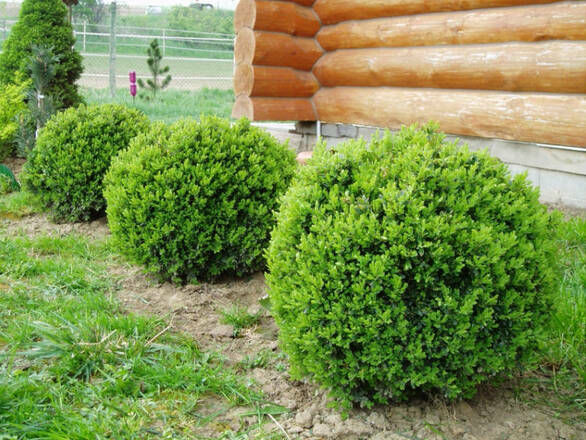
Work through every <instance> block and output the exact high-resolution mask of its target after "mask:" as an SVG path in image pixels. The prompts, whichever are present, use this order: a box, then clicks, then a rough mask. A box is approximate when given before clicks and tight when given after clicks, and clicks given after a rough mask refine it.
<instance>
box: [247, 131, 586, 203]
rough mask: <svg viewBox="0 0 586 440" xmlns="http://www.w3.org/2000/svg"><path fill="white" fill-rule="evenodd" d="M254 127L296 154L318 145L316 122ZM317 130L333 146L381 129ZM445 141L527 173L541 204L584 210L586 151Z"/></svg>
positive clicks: (485, 141)
mask: <svg viewBox="0 0 586 440" xmlns="http://www.w3.org/2000/svg"><path fill="white" fill-rule="evenodd" d="M255 125H258V126H261V127H263V128H265V129H266V130H267V131H269V132H270V133H271V134H272V135H274V136H275V137H276V138H277V139H279V140H280V141H285V140H288V141H289V145H290V146H291V147H292V148H294V149H295V150H296V151H297V152H301V151H310V150H313V148H314V146H315V144H316V143H317V139H318V125H317V124H316V123H315V122H298V123H297V124H260V123H259V124H255ZM319 131H320V134H321V139H322V140H323V141H325V142H326V143H327V144H328V145H330V146H333V145H336V144H339V143H341V142H345V141H347V140H349V139H354V138H364V139H366V140H368V139H370V138H371V137H372V136H373V135H375V134H376V133H377V132H380V131H381V130H380V129H377V128H373V127H365V126H358V125H347V124H320V126H319ZM584 135H585V136H586V133H585V134H584ZM447 138H448V140H450V141H458V142H460V143H462V144H467V145H468V146H469V148H470V149H471V150H481V149H487V150H488V152H489V153H490V154H491V155H492V156H494V157H497V158H499V159H500V160H502V161H503V162H504V163H506V164H507V165H508V166H509V169H510V170H511V172H512V173H513V174H517V173H522V172H527V176H528V178H529V180H530V181H531V182H533V184H534V185H536V186H538V187H539V188H540V193H541V201H542V202H544V203H550V204H561V205H565V206H569V207H573V208H579V209H586V149H581V148H572V147H564V146H557V145H545V144H534V143H527V142H514V141H506V140H501V139H485V138H477V137H469V136H447Z"/></svg>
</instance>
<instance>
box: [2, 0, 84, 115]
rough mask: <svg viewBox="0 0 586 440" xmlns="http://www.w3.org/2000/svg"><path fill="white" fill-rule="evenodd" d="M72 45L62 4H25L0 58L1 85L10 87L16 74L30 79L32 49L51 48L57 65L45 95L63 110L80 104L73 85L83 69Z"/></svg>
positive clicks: (47, 0)
mask: <svg viewBox="0 0 586 440" xmlns="http://www.w3.org/2000/svg"><path fill="white" fill-rule="evenodd" d="M74 44H75V38H74V37H73V29H72V27H71V24H70V23H68V22H67V8H66V6H65V5H64V4H63V2H62V1H61V0H24V1H23V3H22V6H21V9H20V15H19V17H18V21H17V22H16V24H15V25H14V27H13V28H12V31H11V32H10V35H9V36H8V38H7V39H6V41H5V43H4V45H3V48H2V49H3V52H2V54H0V84H11V83H13V82H14V81H15V78H16V77H17V74H18V73H19V72H20V73H22V74H24V75H25V76H28V75H29V72H30V71H29V69H28V65H29V62H30V58H31V56H32V55H33V45H37V46H45V47H51V48H52V52H53V55H54V56H57V57H59V63H58V64H57V66H56V72H55V77H54V78H53V80H52V83H51V86H50V87H49V90H48V93H49V94H50V95H51V96H57V97H59V99H60V100H61V104H62V105H63V107H70V106H74V105H77V104H79V103H80V102H82V98H81V96H80V94H79V91H78V88H77V85H76V84H75V82H76V81H77V80H78V79H79V77H80V75H81V72H82V71H83V67H82V64H81V55H80V54H79V53H78V52H77V51H76V50H75V49H74V48H73V45H74Z"/></svg>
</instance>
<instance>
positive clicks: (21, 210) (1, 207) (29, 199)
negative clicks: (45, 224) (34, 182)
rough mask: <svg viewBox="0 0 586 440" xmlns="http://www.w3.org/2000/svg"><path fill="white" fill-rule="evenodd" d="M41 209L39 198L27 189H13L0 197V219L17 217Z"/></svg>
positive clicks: (34, 212) (37, 211) (40, 210)
mask: <svg viewBox="0 0 586 440" xmlns="http://www.w3.org/2000/svg"><path fill="white" fill-rule="evenodd" d="M42 211H43V207H42V205H41V202H40V200H39V198H38V197H37V196H35V195H34V194H31V193H29V192H27V191H15V192H11V193H10V194H7V195H4V196H2V197H0V219H2V218H12V219H18V218H22V217H26V216H27V215H31V214H36V213H39V212H42Z"/></svg>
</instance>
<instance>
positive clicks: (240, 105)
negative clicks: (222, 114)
mask: <svg viewBox="0 0 586 440" xmlns="http://www.w3.org/2000/svg"><path fill="white" fill-rule="evenodd" d="M232 117H233V118H234V119H240V118H248V119H250V120H251V121H252V120H254V108H253V106H252V100H251V99H250V98H249V97H248V96H246V95H240V96H239V97H238V98H236V102H235V103H234V106H232Z"/></svg>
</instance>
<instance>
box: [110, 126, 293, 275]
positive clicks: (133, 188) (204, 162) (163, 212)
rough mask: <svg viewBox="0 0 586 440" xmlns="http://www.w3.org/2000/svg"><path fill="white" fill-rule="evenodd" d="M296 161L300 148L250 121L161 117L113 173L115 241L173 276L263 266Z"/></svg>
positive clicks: (141, 260) (117, 161)
mask: <svg viewBox="0 0 586 440" xmlns="http://www.w3.org/2000/svg"><path fill="white" fill-rule="evenodd" d="M294 170H295V160H294V154H293V153H292V152H291V151H289V150H288V149H287V147H286V146H285V145H281V144H279V143H278V142H277V141H276V140H275V139H274V138H273V137H271V136H270V135H268V134H267V133H265V132H263V131H262V130H260V129H258V128H255V127H252V126H250V123H249V122H247V121H245V120H241V121H239V122H237V123H235V124H234V125H233V126H230V122H229V121H227V120H222V119H218V118H215V117H206V118H202V120H201V122H199V123H198V122H196V121H190V120H182V121H178V122H176V123H175V124H173V125H172V126H171V127H167V126H165V125H162V124H155V125H153V128H152V129H151V131H150V132H148V133H145V134H142V135H139V136H137V138H136V139H135V140H134V141H133V142H132V143H131V145H130V147H129V149H128V150H126V151H123V152H122V153H120V154H119V156H118V157H117V158H116V159H115V160H114V161H113V163H112V168H111V169H110V171H109V173H108V175H107V176H106V188H105V191H104V195H105V197H106V200H107V201H108V209H107V213H108V223H109V225H110V230H111V231H112V236H113V240H114V243H115V244H116V245H117V247H118V248H119V249H120V250H121V251H122V252H123V253H124V254H126V255H128V256H130V257H131V258H132V259H133V260H135V261H136V262H138V263H142V264H145V265H146V266H147V268H148V269H150V270H151V271H153V272H158V273H160V274H161V275H162V276H163V277H165V278H169V279H174V280H186V279H189V278H191V277H195V278H199V279H209V278H213V277H216V276H218V275H220V274H224V273H226V272H234V273H236V274H240V275H241V274H246V273H250V272H253V271H256V270H259V269H261V268H263V267H264V263H265V259H264V255H263V252H264V250H265V248H266V246H267V244H268V240H269V235H270V230H271V228H272V227H273V225H274V216H273V210H274V209H276V208H277V203H278V199H279V197H280V196H281V195H282V194H283V193H284V191H285V190H286V189H287V186H288V183H289V181H290V179H291V177H292V175H293V173H294Z"/></svg>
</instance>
